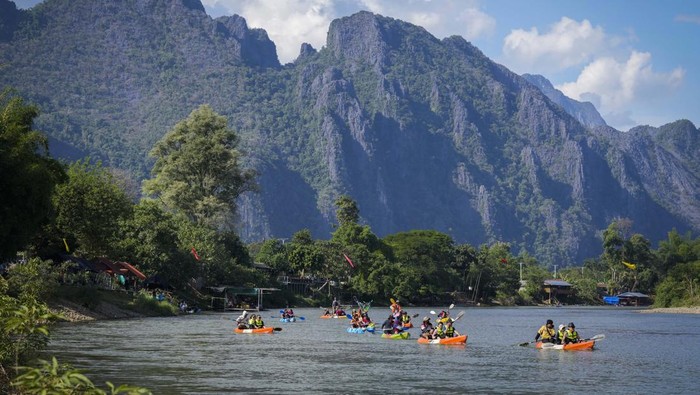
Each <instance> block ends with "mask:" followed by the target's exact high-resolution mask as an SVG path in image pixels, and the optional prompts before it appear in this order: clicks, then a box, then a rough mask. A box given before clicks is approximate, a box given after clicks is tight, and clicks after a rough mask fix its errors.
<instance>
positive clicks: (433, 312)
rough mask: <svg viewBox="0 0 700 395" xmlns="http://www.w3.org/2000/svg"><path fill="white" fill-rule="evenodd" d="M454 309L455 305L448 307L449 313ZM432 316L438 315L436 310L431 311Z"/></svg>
mask: <svg viewBox="0 0 700 395" xmlns="http://www.w3.org/2000/svg"><path fill="white" fill-rule="evenodd" d="M454 307H455V304H454V303H452V304H451V305H450V306H449V307H447V311H450V310H451V309H452V308H454ZM430 314H432V315H435V314H437V313H436V312H435V310H430Z"/></svg>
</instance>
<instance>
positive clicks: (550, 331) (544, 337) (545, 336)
mask: <svg viewBox="0 0 700 395" xmlns="http://www.w3.org/2000/svg"><path fill="white" fill-rule="evenodd" d="M556 335H557V331H556V330H554V321H552V320H547V323H546V324H544V325H542V327H541V328H540V329H539V330H538V331H537V334H536V335H535V341H538V340H539V341H541V342H542V343H555V342H556Z"/></svg>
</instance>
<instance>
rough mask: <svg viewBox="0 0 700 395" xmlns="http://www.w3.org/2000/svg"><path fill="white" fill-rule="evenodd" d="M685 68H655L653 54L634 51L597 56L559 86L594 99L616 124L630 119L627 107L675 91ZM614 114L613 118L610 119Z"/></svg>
mask: <svg viewBox="0 0 700 395" xmlns="http://www.w3.org/2000/svg"><path fill="white" fill-rule="evenodd" d="M684 76H685V70H684V69H683V68H680V67H678V68H676V69H674V70H673V71H671V72H669V73H657V72H654V70H653V69H652V65H651V54H650V53H648V52H636V51H633V52H632V53H631V54H630V56H629V58H628V59H627V60H626V61H623V62H618V61H617V60H615V59H614V58H612V57H603V58H599V59H596V60H595V61H593V62H591V63H590V64H588V65H587V66H586V67H585V68H584V69H583V70H582V71H581V74H580V75H579V76H578V78H577V80H576V81H574V82H569V83H565V84H562V85H559V86H557V89H559V90H561V91H562V92H564V94H565V95H567V96H569V97H571V98H573V99H576V100H585V101H591V102H593V104H595V105H596V107H598V109H599V110H600V111H601V112H602V113H603V114H604V117H606V120H608V122H609V123H611V124H612V125H614V126H616V127H621V126H626V125H622V124H616V123H615V122H614V121H613V120H612V119H617V120H618V122H621V121H622V119H623V118H626V119H629V120H631V118H630V114H629V113H628V112H627V109H629V108H632V107H634V106H636V105H639V104H640V103H648V102H653V101H656V100H658V99H660V98H662V97H665V96H667V95H668V94H670V93H672V92H673V91H675V90H676V89H677V88H678V87H680V85H681V84H682V82H683V78H684ZM608 118H612V119H608Z"/></svg>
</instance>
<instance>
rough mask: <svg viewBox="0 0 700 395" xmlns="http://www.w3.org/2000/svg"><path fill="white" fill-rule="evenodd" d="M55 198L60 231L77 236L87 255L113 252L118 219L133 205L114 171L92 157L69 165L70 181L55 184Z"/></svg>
mask: <svg viewBox="0 0 700 395" xmlns="http://www.w3.org/2000/svg"><path fill="white" fill-rule="evenodd" d="M53 201H54V205H55V207H56V227H57V228H58V231H59V233H60V234H61V235H62V236H63V235H65V236H66V237H68V238H70V239H72V240H75V241H76V242H77V244H78V248H79V249H80V250H81V252H83V253H84V254H86V255H88V256H100V255H108V254H111V253H113V252H114V246H115V244H116V242H117V234H118V229H119V223H120V221H121V220H123V219H125V218H128V217H129V216H131V212H132V209H133V203H132V202H131V200H129V197H128V196H127V195H126V192H124V190H123V189H122V188H121V186H119V185H118V184H117V183H116V182H115V179H114V177H113V176H112V173H110V172H109V170H108V169H105V168H104V167H102V164H101V163H100V162H97V163H95V164H91V163H90V159H89V158H88V159H85V160H82V161H77V162H75V163H73V164H72V165H71V166H70V167H69V168H68V181H67V182H65V183H63V184H60V185H59V186H58V187H57V188H56V193H55V195H54V198H53Z"/></svg>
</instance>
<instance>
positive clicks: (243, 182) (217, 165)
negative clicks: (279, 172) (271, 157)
mask: <svg viewBox="0 0 700 395" xmlns="http://www.w3.org/2000/svg"><path fill="white" fill-rule="evenodd" d="M238 142H239V139H238V136H237V134H236V133H235V132H234V131H233V130H232V129H230V128H229V127H228V125H227V120H226V118H225V117H223V116H221V115H218V114H217V113H215V112H214V111H213V110H212V109H211V107H209V106H208V105H202V106H200V107H199V108H198V109H196V110H194V111H193V112H192V113H191V114H190V115H189V116H188V117H187V118H186V119H184V120H183V121H181V122H179V123H178V124H177V125H175V127H174V128H173V130H171V131H170V132H168V133H167V134H166V135H165V136H164V137H163V139H162V140H160V141H159V142H158V143H157V144H156V146H155V147H154V148H153V150H151V153H150V155H151V156H152V157H154V158H155V159H156V162H155V165H154V166H153V170H152V175H153V178H151V179H150V180H146V181H145V182H144V190H145V192H146V193H147V194H150V195H153V196H156V197H158V198H160V200H161V201H162V202H163V203H164V204H165V205H166V206H167V207H168V208H170V209H172V210H176V211H179V212H181V213H182V214H184V215H186V216H187V217H188V218H189V219H190V220H191V221H193V222H196V223H199V224H205V225H208V226H211V227H213V228H216V229H231V228H232V227H233V218H234V217H235V214H236V198H237V197H238V196H239V195H241V194H242V193H243V192H246V191H251V190H254V189H255V184H254V177H255V173H254V172H253V171H252V170H244V169H242V168H241V165H240V161H241V155H242V153H241V152H240V151H239V150H238V149H237V146H238Z"/></svg>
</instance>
